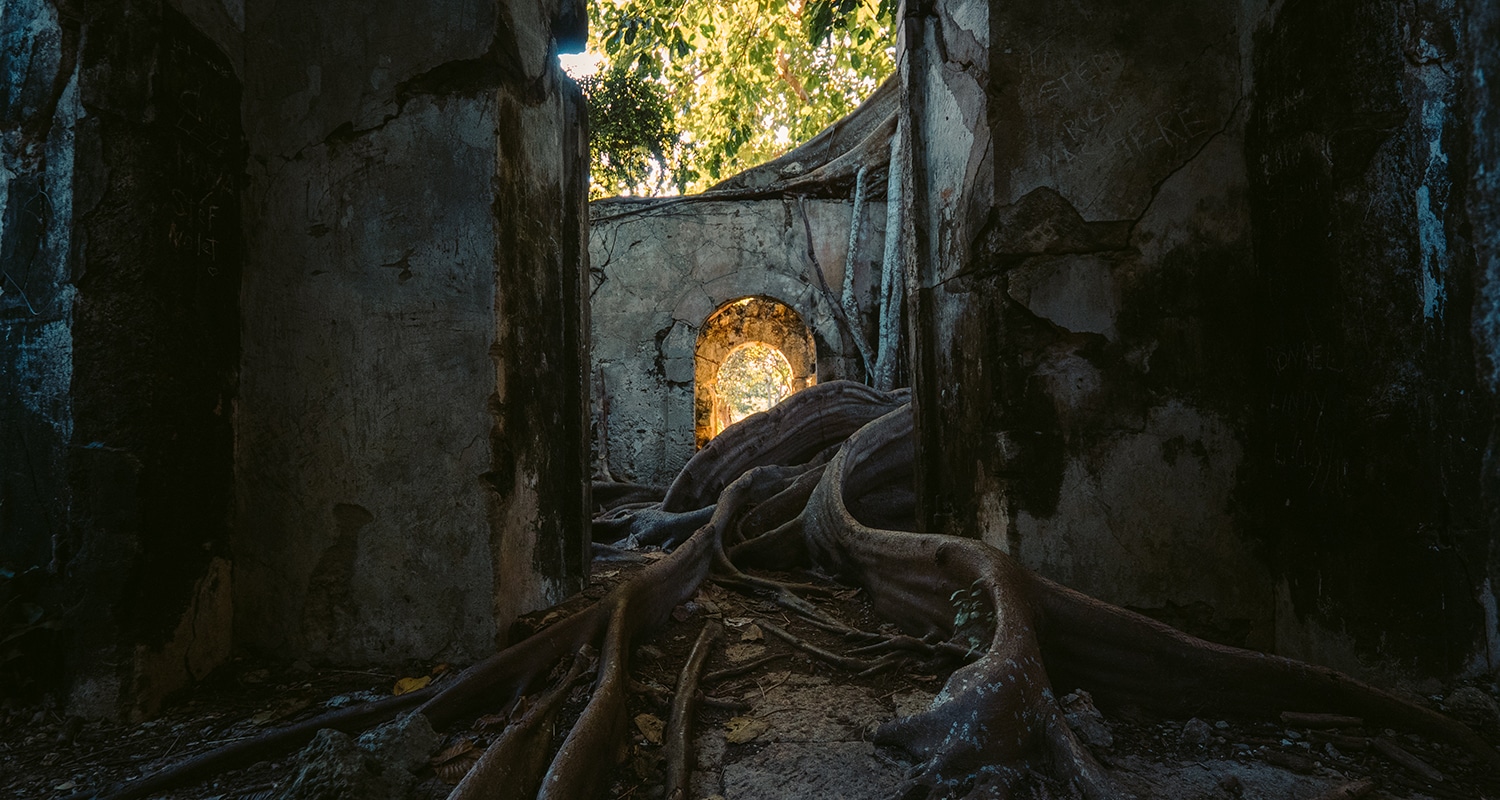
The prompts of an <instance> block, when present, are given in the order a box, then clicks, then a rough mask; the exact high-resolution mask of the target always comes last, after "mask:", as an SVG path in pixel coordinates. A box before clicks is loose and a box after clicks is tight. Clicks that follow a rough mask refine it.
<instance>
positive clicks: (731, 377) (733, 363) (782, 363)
mask: <svg viewBox="0 0 1500 800" xmlns="http://www.w3.org/2000/svg"><path fill="white" fill-rule="evenodd" d="M714 389H715V392H716V395H717V398H716V400H717V402H716V403H715V404H714V405H715V408H714V429H713V433H714V435H715V436H717V435H718V434H719V432H720V431H722V430H724V429H725V428H727V427H729V426H730V425H733V424H734V423H736V422H739V421H740V420H742V419H744V418H745V417H748V416H750V415H751V414H755V413H758V412H761V411H765V410H766V409H769V408H770V407H771V406H774V405H776V404H777V403H779V402H781V401H782V400H785V399H786V398H787V396H788V395H790V394H791V393H792V365H791V363H790V362H788V361H787V359H786V354H784V353H782V352H781V351H780V350H777V349H776V348H775V347H772V346H771V345H768V344H766V343H765V342H746V343H744V344H742V345H740V346H739V347H736V348H735V349H734V350H731V351H730V353H729V355H728V356H727V357H725V359H724V363H723V364H721V365H719V372H718V375H717V376H716V377H715V378H714Z"/></svg>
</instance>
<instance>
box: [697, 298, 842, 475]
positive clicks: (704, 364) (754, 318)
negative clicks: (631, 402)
mask: <svg viewBox="0 0 1500 800" xmlns="http://www.w3.org/2000/svg"><path fill="white" fill-rule="evenodd" d="M693 361H694V370H693V373H694V374H693V412H694V413H693V416H694V421H695V426H694V427H695V436H694V438H695V440H696V442H697V445H698V447H702V446H703V445H704V444H706V443H707V442H708V440H709V439H712V438H713V437H714V436H715V435H717V434H718V433H719V431H721V430H723V429H724V428H725V427H726V426H728V425H729V424H731V423H733V422H736V421H738V420H739V419H741V418H743V417H745V416H749V415H750V414H752V413H754V412H756V411H763V410H765V409H766V408H769V407H770V406H771V405H774V404H775V403H776V402H778V401H779V400H781V399H783V398H785V397H786V396H787V395H789V394H792V393H793V392H797V391H800V390H802V389H805V388H807V387H808V386H811V385H813V384H814V383H817V353H816V348H815V346H814V344H813V337H812V332H811V331H810V330H808V327H807V325H806V323H804V322H803V321H802V317H801V315H799V314H798V313H797V312H796V311H794V310H792V307H791V306H788V305H787V304H786V303H783V302H781V301H780V300H775V299H773V298H769V297H742V298H740V299H738V300H731V301H729V302H728V303H725V304H724V305H722V306H719V308H718V309H716V310H715V311H714V313H712V314H710V315H709V316H708V319H706V320H704V322H703V325H702V326H701V327H700V328H699V329H698V345H697V348H696V349H695V351H694V358H693Z"/></svg>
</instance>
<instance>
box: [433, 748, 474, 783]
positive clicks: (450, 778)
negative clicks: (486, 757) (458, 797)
mask: <svg viewBox="0 0 1500 800" xmlns="http://www.w3.org/2000/svg"><path fill="white" fill-rule="evenodd" d="M482 754H483V751H482V750H480V748H479V745H478V744H477V743H476V742H475V741H474V740H473V739H469V738H463V739H459V740H458V741H456V742H454V743H453V744H451V745H449V746H447V747H445V748H443V749H442V750H441V751H440V752H439V753H438V754H437V755H435V756H433V757H432V758H431V759H428V763H429V764H431V765H432V771H433V772H435V773H437V776H438V778H439V779H441V780H442V781H443V783H446V784H448V785H449V786H453V785H456V784H457V783H458V782H459V781H461V780H463V779H464V776H465V775H467V774H469V770H471V769H473V768H474V765H475V764H476V763H478V761H479V756H480V755H482Z"/></svg>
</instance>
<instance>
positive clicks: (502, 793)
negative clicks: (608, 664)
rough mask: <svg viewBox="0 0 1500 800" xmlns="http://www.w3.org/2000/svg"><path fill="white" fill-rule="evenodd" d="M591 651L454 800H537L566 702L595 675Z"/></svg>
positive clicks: (477, 767) (484, 759)
mask: <svg viewBox="0 0 1500 800" xmlns="http://www.w3.org/2000/svg"><path fill="white" fill-rule="evenodd" d="M592 662H593V658H592V657H591V656H590V655H589V654H588V653H587V649H585V650H584V651H580V653H579V654H578V656H577V657H575V658H574V659H573V666H572V668H571V669H570V670H568V674H567V675H564V676H563V677H562V678H561V679H560V680H559V681H558V682H557V683H556V685H554V686H553V687H552V688H551V689H550V690H548V691H547V693H546V694H544V695H542V696H541V697H540V698H539V699H538V700H537V701H536V703H535V704H533V705H532V707H531V708H530V709H529V710H527V712H526V713H525V714H524V715H523V716H522V717H521V718H520V719H519V720H516V721H513V722H511V724H510V725H508V726H506V728H505V732H504V733H502V734H501V735H500V738H498V739H496V740H495V741H494V742H492V743H490V746H489V747H487V748H485V751H484V755H482V756H480V757H479V760H478V761H477V762H475V763H474V766H473V767H471V768H470V769H469V773H468V774H467V775H465V776H464V778H463V780H461V781H459V782H458V785H457V786H454V787H453V791H452V792H451V793H450V794H449V795H448V800H500V799H501V798H504V800H511V799H512V798H514V799H515V800H520V799H521V798H528V797H535V796H536V790H537V787H538V785H540V784H541V781H542V770H544V769H545V768H546V766H547V751H548V749H549V748H550V747H551V745H552V727H553V722H554V721H555V720H556V719H557V714H558V712H559V711H561V710H562V704H563V701H564V700H566V699H567V697H568V693H569V692H570V691H571V690H572V689H573V685H574V684H576V683H577V682H578V681H579V679H581V678H583V677H585V676H586V675H588V674H590V673H591V672H592V671H593V665H592Z"/></svg>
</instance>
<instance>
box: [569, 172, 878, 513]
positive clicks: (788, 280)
mask: <svg viewBox="0 0 1500 800" xmlns="http://www.w3.org/2000/svg"><path fill="white" fill-rule="evenodd" d="M804 207H805V209H806V214H807V220H806V223H807V227H810V228H811V230H812V244H813V251H814V252H815V253H816V255H817V263H818V265H819V266H821V268H822V271H823V276H824V279H825V280H826V281H827V283H828V286H829V288H830V290H831V293H832V296H833V297H835V298H837V297H838V294H839V289H840V287H841V286H842V285H843V279H844V270H845V265H846V263H847V253H848V239H849V223H850V218H851V212H852V207H851V204H850V203H848V202H843V201H827V200H811V201H806V203H805V206H804ZM590 215H591V216H592V228H591V232H590V238H589V252H590V261H591V264H592V268H591V269H592V272H593V284H592V298H591V300H592V304H591V313H592V315H593V381H594V410H593V414H594V417H593V437H594V443H595V444H594V459H595V467H594V469H595V472H596V473H602V472H604V471H605V470H606V468H607V472H608V474H610V475H612V476H613V477H615V478H616V479H619V480H632V481H640V482H645V483H660V484H665V483H667V482H668V481H670V480H671V478H672V476H674V475H675V474H676V473H677V470H678V469H680V468H681V467H682V465H683V464H684V463H686V462H687V460H688V459H689V458H691V457H692V455H693V452H694V450H695V447H694V401H693V383H694V379H695V377H694V376H695V371H696V367H695V364H694V349H695V347H696V346H697V341H698V334H699V330H700V329H701V328H702V326H703V324H704V322H705V321H706V320H707V319H708V317H709V316H710V315H712V314H713V313H714V312H715V311H717V310H718V309H719V308H720V307H722V306H723V305H724V304H725V303H728V302H730V301H732V300H738V299H740V298H744V297H752V296H754V297H768V298H771V299H774V300H777V301H780V302H782V303H785V304H786V305H787V306H790V307H791V309H792V310H794V311H795V312H797V315H798V316H800V317H801V318H802V320H803V321H804V322H805V323H806V324H807V325H808V327H809V328H811V331H812V337H813V341H814V343H815V346H816V349H817V375H816V377H817V380H818V381H828V380H834V379H837V378H843V377H849V376H857V375H858V372H859V369H860V367H859V356H858V351H857V350H856V348H855V347H854V345H853V344H852V342H845V341H844V339H845V337H844V336H843V335H842V332H841V328H840V327H839V324H838V322H837V319H836V318H835V317H834V316H833V309H832V307H831V306H830V305H829V304H828V303H827V302H826V301H825V300H824V299H823V297H822V295H821V293H820V291H819V287H818V278H817V274H816V272H814V270H813V267H812V263H811V261H810V259H809V258H808V255H807V251H808V238H807V233H806V227H804V223H803V218H802V211H801V210H799V207H798V203H797V201H796V200H792V199H770V200H750V201H697V202H687V203H679V204H676V205H672V206H668V207H666V208H663V209H661V210H659V211H645V210H643V207H642V205H641V203H640V201H630V200H605V201H596V202H595V203H593V204H592V206H591V208H590ZM864 215H865V216H864V235H863V236H862V237H861V239H860V244H859V251H858V252H857V254H856V257H855V259H854V262H853V263H854V281H855V289H856V297H857V298H858V302H859V307H860V311H861V316H862V321H861V322H862V324H863V326H864V330H865V331H866V332H867V335H871V334H873V332H874V330H875V317H874V315H875V313H876V311H877V309H876V308H875V303H874V302H873V300H872V298H873V297H874V293H875V291H876V290H877V289H878V288H879V287H878V282H879V275H880V267H879V265H880V257H881V247H882V244H883V242H884V238H885V227H884V220H885V210H884V206H883V204H881V203H867V204H866V205H865V211H864ZM606 410H607V414H606V413H605V412H606ZM606 418H607V424H606V422H605V420H606Z"/></svg>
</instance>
